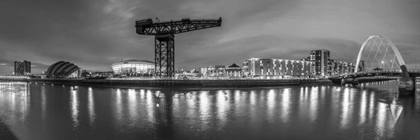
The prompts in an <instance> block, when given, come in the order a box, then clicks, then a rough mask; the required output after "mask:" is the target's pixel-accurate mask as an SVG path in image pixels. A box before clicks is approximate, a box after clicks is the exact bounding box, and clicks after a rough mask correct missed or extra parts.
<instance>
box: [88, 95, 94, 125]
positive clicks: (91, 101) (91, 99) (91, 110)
mask: <svg viewBox="0 0 420 140" xmlns="http://www.w3.org/2000/svg"><path fill="white" fill-rule="evenodd" d="M93 96H94V95H93V89H92V87H89V88H88V107H89V111H88V114H89V122H90V125H93V124H94V123H95V117H96V115H95V102H94V97H93Z"/></svg>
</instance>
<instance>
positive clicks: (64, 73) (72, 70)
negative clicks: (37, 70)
mask: <svg viewBox="0 0 420 140" xmlns="http://www.w3.org/2000/svg"><path fill="white" fill-rule="evenodd" d="M78 70H80V68H79V67H78V66H76V65H74V64H73V63H70V62H65V61H58V62H57V63H54V64H52V65H51V66H50V67H49V68H48V70H47V72H46V73H45V75H46V76H47V77H50V78H66V77H77V76H78V75H79V71H78Z"/></svg>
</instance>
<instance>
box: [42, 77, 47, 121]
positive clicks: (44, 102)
mask: <svg viewBox="0 0 420 140" xmlns="http://www.w3.org/2000/svg"><path fill="white" fill-rule="evenodd" d="M45 90H46V89H45V85H43V86H42V87H41V113H42V119H43V120H45V117H46V113H47V110H46V109H47V95H46V94H47V93H46V91H45Z"/></svg>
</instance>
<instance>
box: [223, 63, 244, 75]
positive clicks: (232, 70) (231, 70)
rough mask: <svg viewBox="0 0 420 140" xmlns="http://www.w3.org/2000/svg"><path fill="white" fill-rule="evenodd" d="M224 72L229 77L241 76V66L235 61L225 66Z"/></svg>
mask: <svg viewBox="0 0 420 140" xmlns="http://www.w3.org/2000/svg"><path fill="white" fill-rule="evenodd" d="M226 74H227V76H229V77H241V76H242V68H241V67H240V66H238V65H236V64H235V63H233V64H232V65H230V66H228V67H227V68H226Z"/></svg>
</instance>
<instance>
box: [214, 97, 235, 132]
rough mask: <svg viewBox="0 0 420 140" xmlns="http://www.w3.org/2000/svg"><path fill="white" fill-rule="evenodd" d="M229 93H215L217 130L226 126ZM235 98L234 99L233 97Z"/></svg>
mask: <svg viewBox="0 0 420 140" xmlns="http://www.w3.org/2000/svg"><path fill="white" fill-rule="evenodd" d="M229 96H230V91H229V90H226V91H223V90H219V91H218V92H217V102H216V103H217V119H218V120H219V122H220V123H219V124H218V128H219V129H220V128H222V127H224V126H225V124H226V118H227V115H228V111H229V108H230V104H229V100H230V98H229ZM235 98H236V97H235Z"/></svg>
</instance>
